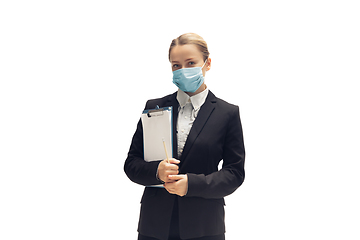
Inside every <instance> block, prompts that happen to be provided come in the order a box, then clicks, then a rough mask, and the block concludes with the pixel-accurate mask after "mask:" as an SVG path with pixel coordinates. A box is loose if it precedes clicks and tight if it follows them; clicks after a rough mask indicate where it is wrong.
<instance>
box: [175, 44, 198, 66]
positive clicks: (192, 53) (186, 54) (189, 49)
mask: <svg viewBox="0 0 360 240" xmlns="http://www.w3.org/2000/svg"><path fill="white" fill-rule="evenodd" d="M202 57H203V55H202V53H201V52H200V51H199V49H198V48H197V46H196V45H195V44H185V45H177V46H175V47H173V49H172V50H171V52H170V61H171V62H173V61H185V60H186V59H189V58H200V59H201V58H202Z"/></svg>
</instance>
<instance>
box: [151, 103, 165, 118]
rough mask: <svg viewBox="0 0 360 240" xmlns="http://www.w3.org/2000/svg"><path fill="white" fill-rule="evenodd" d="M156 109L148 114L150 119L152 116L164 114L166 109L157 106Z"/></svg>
mask: <svg viewBox="0 0 360 240" xmlns="http://www.w3.org/2000/svg"><path fill="white" fill-rule="evenodd" d="M156 107H157V108H156V109H153V110H149V111H148V113H147V116H148V117H152V116H160V115H163V114H164V112H163V111H164V108H159V106H156Z"/></svg>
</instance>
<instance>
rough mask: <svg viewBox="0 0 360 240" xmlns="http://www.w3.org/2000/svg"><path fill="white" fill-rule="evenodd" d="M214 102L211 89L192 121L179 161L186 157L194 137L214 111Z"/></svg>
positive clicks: (214, 98)
mask: <svg viewBox="0 0 360 240" xmlns="http://www.w3.org/2000/svg"><path fill="white" fill-rule="evenodd" d="M215 103H216V97H215V95H214V94H213V93H212V92H211V91H209V94H208V96H207V98H206V100H205V103H204V104H203V105H202V106H201V108H200V111H199V113H198V116H197V117H196V119H195V121H194V123H193V126H192V127H191V130H190V133H189V136H188V137H187V140H186V143H185V146H184V149H183V152H182V155H181V159H180V161H183V160H184V159H186V156H187V155H188V153H189V151H190V149H191V147H192V146H193V144H194V142H195V140H196V138H197V137H198V136H199V134H200V133H201V131H202V129H203V127H204V126H205V124H206V122H207V120H208V119H209V117H210V116H211V113H212V112H213V111H214V109H215ZM176 120H177V116H176ZM175 126H176V125H175ZM176 149H177V147H176ZM176 155H177V153H176Z"/></svg>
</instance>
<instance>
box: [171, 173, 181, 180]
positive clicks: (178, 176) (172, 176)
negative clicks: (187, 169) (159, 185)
mask: <svg viewBox="0 0 360 240" xmlns="http://www.w3.org/2000/svg"><path fill="white" fill-rule="evenodd" d="M169 178H170V179H171V180H181V179H184V178H185V175H183V174H181V175H169Z"/></svg>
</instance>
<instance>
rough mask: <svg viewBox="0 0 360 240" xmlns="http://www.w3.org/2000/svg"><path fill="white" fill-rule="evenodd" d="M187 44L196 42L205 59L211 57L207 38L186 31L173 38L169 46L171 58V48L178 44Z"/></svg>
mask: <svg viewBox="0 0 360 240" xmlns="http://www.w3.org/2000/svg"><path fill="white" fill-rule="evenodd" d="M185 44H195V45H196V46H197V48H198V49H199V51H200V52H201V53H202V54H203V57H204V61H205V60H206V59H207V58H208V57H209V55H210V53H209V51H208V47H207V44H206V42H205V40H204V39H203V38H202V37H200V36H199V35H197V34H196V33H185V34H182V35H180V36H179V37H178V38H175V39H174V40H172V42H171V44H170V48H169V60H170V53H171V50H172V49H173V48H174V47H175V46H177V45H180V46H181V45H185Z"/></svg>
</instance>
